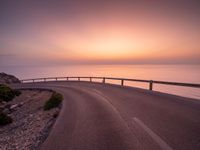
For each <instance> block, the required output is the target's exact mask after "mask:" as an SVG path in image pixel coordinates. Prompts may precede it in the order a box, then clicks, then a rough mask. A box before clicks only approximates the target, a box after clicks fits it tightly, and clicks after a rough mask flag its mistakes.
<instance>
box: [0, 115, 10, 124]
mask: <svg viewBox="0 0 200 150" xmlns="http://www.w3.org/2000/svg"><path fill="white" fill-rule="evenodd" d="M9 123H12V118H11V117H9V116H7V115H6V114H4V113H0V125H7V124H9Z"/></svg>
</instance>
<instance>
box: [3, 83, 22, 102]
mask: <svg viewBox="0 0 200 150" xmlns="http://www.w3.org/2000/svg"><path fill="white" fill-rule="evenodd" d="M20 94H21V92H20V91H19V90H13V89H11V88H10V87H9V86H7V85H3V84H0V99H1V100H3V101H6V102H8V101H11V100H12V99H13V98H14V97H15V96H19V95H20Z"/></svg>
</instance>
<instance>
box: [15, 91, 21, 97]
mask: <svg viewBox="0 0 200 150" xmlns="http://www.w3.org/2000/svg"><path fill="white" fill-rule="evenodd" d="M14 93H15V96H19V95H21V94H22V92H21V91H19V90H14Z"/></svg>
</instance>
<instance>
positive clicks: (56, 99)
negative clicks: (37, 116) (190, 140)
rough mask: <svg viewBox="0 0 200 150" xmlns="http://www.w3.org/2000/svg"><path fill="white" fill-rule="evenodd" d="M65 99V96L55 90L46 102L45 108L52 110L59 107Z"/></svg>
mask: <svg viewBox="0 0 200 150" xmlns="http://www.w3.org/2000/svg"><path fill="white" fill-rule="evenodd" d="M62 100H63V96H62V95H61V94H59V93H56V92H54V93H53V94H52V96H51V97H50V99H49V100H48V101H47V102H46V103H45V105H44V110H50V109H52V108H55V107H58V106H59V105H60V103H61V102H62Z"/></svg>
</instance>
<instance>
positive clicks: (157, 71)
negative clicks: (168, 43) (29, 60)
mask: <svg viewBox="0 0 200 150" xmlns="http://www.w3.org/2000/svg"><path fill="white" fill-rule="evenodd" d="M0 72H6V73H9V74H13V75H15V76H17V77H18V78H20V79H27V78H37V77H55V76H107V77H122V78H135V79H147V80H150V79H151V80H162V81H174V82H188V83H200V65H66V66H31V67H30V66H29V67H27V66H12V67H0ZM96 81H98V80H96ZM99 82H100V81H99ZM107 82H109V83H116V84H119V81H114V82H113V81H107ZM125 85H128V86H136V87H140V88H148V84H147V83H138V82H125ZM154 90H156V91H161V92H166V93H171V94H176V95H180V96H184V97H191V98H196V99H200V89H197V88H188V87H178V86H171V85H170V86H169V85H158V84H157V85H156V84H155V85H154Z"/></svg>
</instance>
